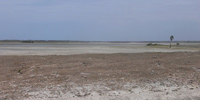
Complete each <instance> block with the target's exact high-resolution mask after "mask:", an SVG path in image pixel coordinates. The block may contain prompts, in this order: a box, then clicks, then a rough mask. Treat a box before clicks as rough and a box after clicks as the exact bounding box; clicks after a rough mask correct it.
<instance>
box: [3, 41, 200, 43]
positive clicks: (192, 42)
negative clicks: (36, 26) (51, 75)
mask: <svg viewBox="0 0 200 100" xmlns="http://www.w3.org/2000/svg"><path fill="white" fill-rule="evenodd" d="M0 42H3V43H10V42H16V43H170V41H79V40H0ZM172 43H200V41H172Z"/></svg>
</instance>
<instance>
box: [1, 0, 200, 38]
mask: <svg viewBox="0 0 200 100" xmlns="http://www.w3.org/2000/svg"><path fill="white" fill-rule="evenodd" d="M170 35H174V37H175V40H200V0H0V40H5V39H18V40H19V39H20V40H21V39H22V40H27V39H31V40H85V41H159V40H160V41H166V40H169V37H170Z"/></svg>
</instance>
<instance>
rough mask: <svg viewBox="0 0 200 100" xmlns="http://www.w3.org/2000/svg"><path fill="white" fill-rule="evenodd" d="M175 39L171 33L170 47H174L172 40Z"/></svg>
mask: <svg viewBox="0 0 200 100" xmlns="http://www.w3.org/2000/svg"><path fill="white" fill-rule="evenodd" d="M173 40H174V36H173V35H171V36H170V46H169V47H170V48H171V47H172V45H171V42H172V41H173Z"/></svg>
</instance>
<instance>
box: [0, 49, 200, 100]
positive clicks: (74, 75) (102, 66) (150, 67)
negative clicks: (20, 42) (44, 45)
mask: <svg viewBox="0 0 200 100" xmlns="http://www.w3.org/2000/svg"><path fill="white" fill-rule="evenodd" d="M0 100H200V52H181V53H180V52H173V53H132V54H131V53H127V54H81V55H63V56H61V55H60V56H56V55H52V56H30V55H29V56H0Z"/></svg>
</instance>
